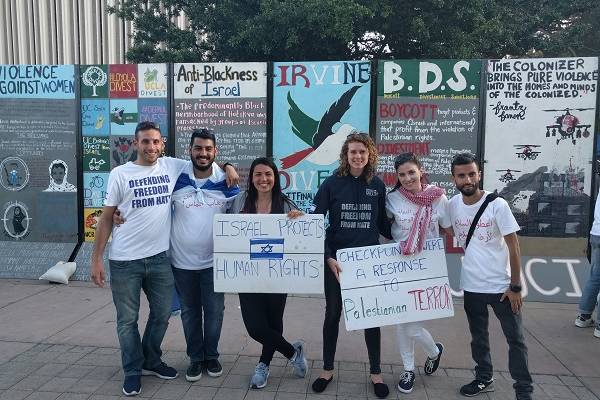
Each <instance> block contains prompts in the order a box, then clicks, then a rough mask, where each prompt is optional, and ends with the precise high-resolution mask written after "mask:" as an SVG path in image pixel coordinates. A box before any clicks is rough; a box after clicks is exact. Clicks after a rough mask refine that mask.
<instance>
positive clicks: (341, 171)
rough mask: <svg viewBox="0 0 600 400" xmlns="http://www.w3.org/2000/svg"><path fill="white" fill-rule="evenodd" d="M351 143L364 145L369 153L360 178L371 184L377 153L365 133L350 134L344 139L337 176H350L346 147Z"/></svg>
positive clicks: (374, 172) (375, 167) (377, 158)
mask: <svg viewBox="0 0 600 400" xmlns="http://www.w3.org/2000/svg"><path fill="white" fill-rule="evenodd" d="M352 142H357V143H362V144H364V145H365V147H366V148H367V151H368V152H369V161H368V162H367V165H365V168H364V169H363V172H362V174H361V177H362V178H364V180H365V181H367V183H368V182H371V179H373V177H374V176H375V174H376V173H377V161H378V160H379V153H378V152H377V148H376V147H375V143H374V142H373V139H371V138H370V137H369V135H368V134H367V133H363V132H357V133H351V134H349V135H348V137H347V138H346V141H345V142H344V144H343V145H342V150H341V151H340V167H339V168H338V175H340V176H346V175H350V164H349V163H348V147H349V145H350V143H352Z"/></svg>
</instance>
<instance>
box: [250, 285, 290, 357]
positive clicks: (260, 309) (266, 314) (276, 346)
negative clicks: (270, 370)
mask: <svg viewBox="0 0 600 400" xmlns="http://www.w3.org/2000/svg"><path fill="white" fill-rule="evenodd" d="M239 296H240V307H241V309H242V318H243V320H244V325H246V330H247V331H248V334H249V335H250V337H251V338H252V339H254V340H256V341H257V342H258V343H260V344H262V346H263V348H262V354H261V355H260V362H262V363H264V364H266V365H269V364H270V363H271V360H272V359H273V354H275V351H278V352H280V353H281V354H283V355H284V357H286V358H288V359H289V358H292V357H293V356H294V353H295V352H296V350H295V349H294V346H292V345H291V344H290V343H289V342H288V341H287V340H285V339H284V337H283V336H282V333H283V312H284V310H285V301H286V299H287V294H279V293H240V294H239Z"/></svg>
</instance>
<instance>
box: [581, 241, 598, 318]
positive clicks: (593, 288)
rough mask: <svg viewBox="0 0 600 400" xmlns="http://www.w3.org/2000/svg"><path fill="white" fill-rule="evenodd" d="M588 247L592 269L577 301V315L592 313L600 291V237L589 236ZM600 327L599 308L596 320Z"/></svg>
mask: <svg viewBox="0 0 600 400" xmlns="http://www.w3.org/2000/svg"><path fill="white" fill-rule="evenodd" d="M590 247H591V249H592V269H591V271H590V278H589V279H588V280H587V282H586V284H585V288H584V289H583V294H582V295H581V299H580V300H579V313H580V314H591V313H593V312H594V307H596V302H597V298H598V292H599V291H600V236H596V235H590ZM596 320H597V321H598V326H599V327H600V307H599V308H598V316H597V318H596Z"/></svg>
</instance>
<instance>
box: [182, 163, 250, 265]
mask: <svg viewBox="0 0 600 400" xmlns="http://www.w3.org/2000/svg"><path fill="white" fill-rule="evenodd" d="M225 178H226V175H225V172H223V170H222V169H221V168H220V167H219V166H218V165H217V164H216V163H213V165H212V174H211V176H210V177H208V179H196V178H195V177H194V170H193V165H192V163H191V161H190V162H189V165H188V166H187V167H186V168H185V169H184V170H183V171H182V172H181V174H180V175H179V177H178V178H177V182H176V183H175V189H174V191H173V197H172V207H173V208H172V212H173V219H172V225H171V262H172V263H173V266H174V267H175V268H181V269H188V270H196V269H204V268H209V267H211V266H212V251H213V240H212V229H213V228H212V224H213V217H214V215H215V214H224V213H226V212H227V210H228V209H229V207H230V206H231V204H232V203H233V200H234V199H235V197H236V195H237V194H238V193H239V192H240V189H239V188H238V187H237V186H235V187H227V182H226V180H225Z"/></svg>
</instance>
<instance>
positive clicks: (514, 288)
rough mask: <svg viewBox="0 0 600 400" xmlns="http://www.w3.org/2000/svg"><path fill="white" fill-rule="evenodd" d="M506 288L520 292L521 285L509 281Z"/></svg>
mask: <svg viewBox="0 0 600 400" xmlns="http://www.w3.org/2000/svg"><path fill="white" fill-rule="evenodd" d="M508 288H509V289H510V291H511V292H513V293H521V289H523V287H522V286H521V285H520V284H518V283H517V284H514V283H511V284H510V286H509V287H508Z"/></svg>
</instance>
